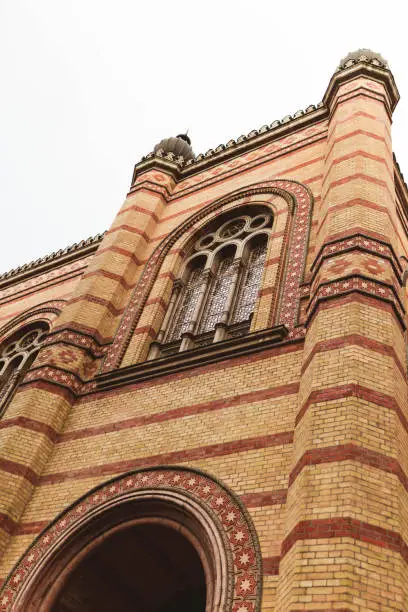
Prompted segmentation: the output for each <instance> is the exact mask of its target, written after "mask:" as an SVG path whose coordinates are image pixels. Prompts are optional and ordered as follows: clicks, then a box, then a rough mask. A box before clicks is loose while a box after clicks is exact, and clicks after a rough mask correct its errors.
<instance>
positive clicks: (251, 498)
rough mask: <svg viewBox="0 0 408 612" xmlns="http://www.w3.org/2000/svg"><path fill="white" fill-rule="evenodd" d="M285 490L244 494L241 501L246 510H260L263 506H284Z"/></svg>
mask: <svg viewBox="0 0 408 612" xmlns="http://www.w3.org/2000/svg"><path fill="white" fill-rule="evenodd" d="M286 496H287V490H286V489H277V490H276V491H264V492H262V493H245V494H244V495H241V501H242V503H243V504H244V505H245V506H246V507H247V508H261V507H263V506H276V505H279V506H281V505H283V504H286Z"/></svg>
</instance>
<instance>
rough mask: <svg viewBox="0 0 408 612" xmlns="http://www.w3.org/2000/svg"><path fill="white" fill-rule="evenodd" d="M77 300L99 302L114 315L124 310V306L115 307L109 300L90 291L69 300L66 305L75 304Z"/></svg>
mask: <svg viewBox="0 0 408 612" xmlns="http://www.w3.org/2000/svg"><path fill="white" fill-rule="evenodd" d="M78 302H91V303H92V304H99V305H100V306H104V307H105V308H106V309H107V310H109V312H110V313H111V314H113V315H114V316H115V317H116V316H118V315H120V314H122V313H123V312H124V310H125V309H124V308H116V306H114V305H113V304H112V302H110V301H109V300H105V299H104V298H101V297H98V296H96V295H92V294H90V293H85V294H83V295H80V296H78V297H76V298H73V299H71V300H69V302H68V305H69V306H70V305H71V304H76V303H78Z"/></svg>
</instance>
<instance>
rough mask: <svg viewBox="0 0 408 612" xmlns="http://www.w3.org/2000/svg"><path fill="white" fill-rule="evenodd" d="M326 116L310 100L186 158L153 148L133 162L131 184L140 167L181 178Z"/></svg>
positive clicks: (324, 111) (323, 108) (322, 110)
mask: <svg viewBox="0 0 408 612" xmlns="http://www.w3.org/2000/svg"><path fill="white" fill-rule="evenodd" d="M326 117H328V109H327V108H326V107H325V105H324V104H323V102H319V103H318V104H317V105H314V104H311V105H310V106H308V107H307V108H306V109H305V110H300V111H297V112H296V113H294V114H293V115H286V116H285V117H283V118H282V119H280V120H276V121H273V122H272V123H271V124H270V125H263V126H262V127H260V128H259V129H258V130H252V131H251V132H249V134H247V135H246V136H245V135H241V136H239V137H238V138H237V139H236V140H229V141H228V142H227V143H226V144H225V145H224V144H220V145H218V147H215V149H209V150H208V151H207V152H206V153H201V154H200V155H197V156H196V157H195V158H194V159H192V160H189V161H187V162H185V161H184V159H183V158H182V157H181V156H180V157H176V156H175V155H174V154H173V153H167V154H164V153H163V154H161V153H160V152H159V155H157V152H156V154H154V153H149V154H148V155H146V156H145V157H143V158H142V160H141V161H140V162H138V163H137V164H136V166H135V170H134V173H133V179H132V185H133V183H134V181H135V178H136V176H137V175H138V174H140V171H142V172H145V171H147V170H149V169H150V168H153V167H154V168H159V169H163V170H164V171H167V172H168V173H172V175H173V176H174V173H175V172H177V174H178V179H179V180H182V179H184V178H187V177H190V176H191V175H193V174H197V173H199V172H202V171H203V170H207V169H208V168H211V167H212V166H215V165H217V164H220V163H223V162H225V161H227V160H230V159H232V158H234V157H237V156H239V155H242V154H244V153H247V152H248V151H251V150H252V149H256V148H258V147H260V146H263V145H265V144H268V143H269V142H272V141H273V140H276V139H278V138H282V137H283V136H287V135H288V134H290V133H292V132H296V131H298V130H302V129H304V128H305V127H308V126H309V125H311V124H314V123H318V122H319V121H322V120H323V119H325V118H326Z"/></svg>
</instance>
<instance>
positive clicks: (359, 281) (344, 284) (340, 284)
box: [307, 276, 405, 327]
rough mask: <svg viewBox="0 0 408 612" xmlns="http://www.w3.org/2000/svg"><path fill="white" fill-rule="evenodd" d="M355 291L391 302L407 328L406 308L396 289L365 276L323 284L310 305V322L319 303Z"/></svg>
mask: <svg viewBox="0 0 408 612" xmlns="http://www.w3.org/2000/svg"><path fill="white" fill-rule="evenodd" d="M353 291H358V292H360V293H364V294H366V295H370V296H372V297H375V298H377V299H381V300H383V301H386V302H390V303H391V304H392V306H393V307H394V310H395V312H396V314H397V316H398V318H399V320H400V321H401V323H402V325H403V326H404V327H405V323H404V316H405V314H404V308H403V306H402V304H401V302H400V299H399V296H398V293H397V291H396V289H395V288H394V287H393V286H392V285H388V284H386V283H383V282H381V281H375V280H372V279H370V278H365V277H364V276H350V277H346V278H343V279H340V280H337V281H333V282H331V283H324V284H321V285H320V286H319V288H318V289H317V291H316V293H315V294H314V296H313V298H312V300H311V302H310V303H309V305H308V308H307V310H308V322H309V321H310V319H311V317H312V315H313V314H314V311H315V309H316V307H317V304H318V302H320V301H321V300H326V299H330V298H333V297H338V296H341V295H345V294H347V293H351V292H353Z"/></svg>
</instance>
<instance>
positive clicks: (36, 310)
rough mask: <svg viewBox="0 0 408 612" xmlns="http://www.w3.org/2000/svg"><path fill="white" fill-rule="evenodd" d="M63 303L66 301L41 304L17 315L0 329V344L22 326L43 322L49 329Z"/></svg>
mask: <svg viewBox="0 0 408 612" xmlns="http://www.w3.org/2000/svg"><path fill="white" fill-rule="evenodd" d="M65 301H66V300H57V301H52V302H43V303H42V304H37V305H36V306H34V307H33V308H30V309H29V310H26V311H25V312H22V313H21V314H19V315H17V316H16V317H14V318H13V319H11V321H9V322H8V323H6V324H5V325H4V326H3V327H1V328H0V343H1V342H2V341H3V340H5V338H6V337H7V336H9V335H11V334H13V333H14V332H16V331H17V330H18V329H19V328H20V327H24V325H31V324H32V323H36V322H37V321H45V322H46V323H48V325H49V326H50V327H51V325H52V323H53V321H54V320H55V319H56V317H57V316H58V315H59V314H60V312H61V310H62V308H63V307H64V304H65Z"/></svg>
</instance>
